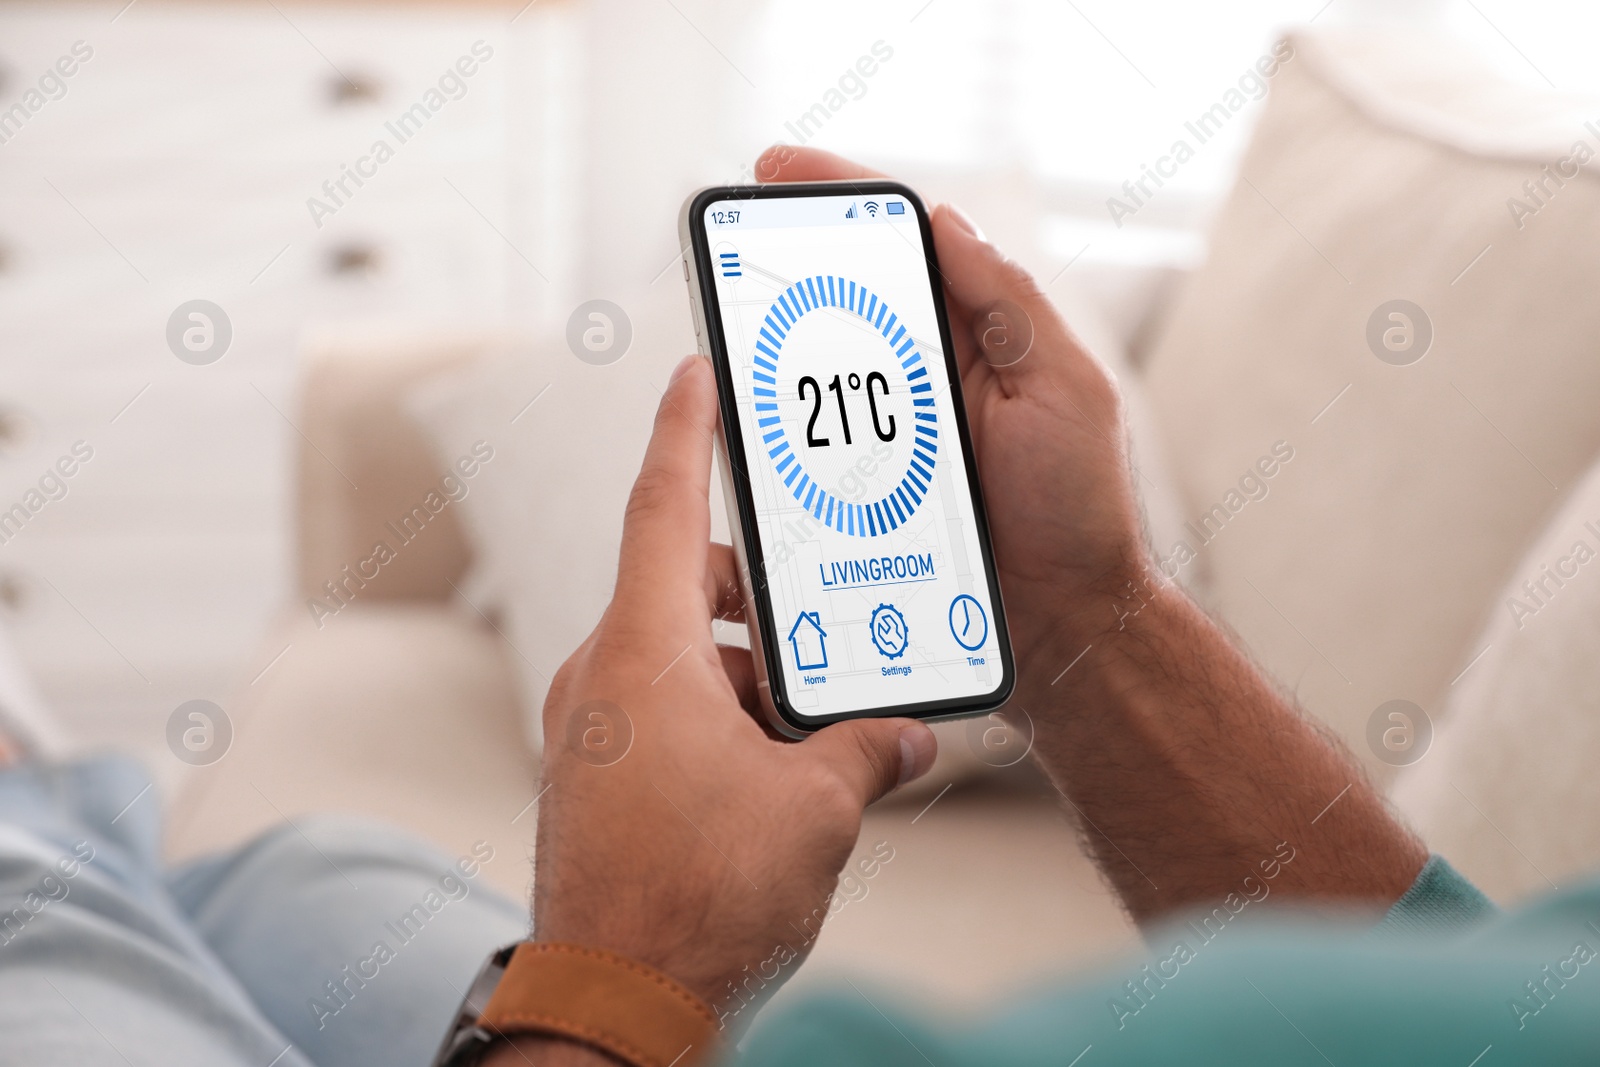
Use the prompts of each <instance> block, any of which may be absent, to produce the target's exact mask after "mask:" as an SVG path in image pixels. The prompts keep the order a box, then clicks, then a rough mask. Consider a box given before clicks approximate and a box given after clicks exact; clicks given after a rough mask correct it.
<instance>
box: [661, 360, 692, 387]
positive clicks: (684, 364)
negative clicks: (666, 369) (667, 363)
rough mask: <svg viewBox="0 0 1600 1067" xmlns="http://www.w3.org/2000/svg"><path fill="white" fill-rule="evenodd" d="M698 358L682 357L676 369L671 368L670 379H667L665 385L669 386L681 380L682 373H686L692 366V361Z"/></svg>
mask: <svg viewBox="0 0 1600 1067" xmlns="http://www.w3.org/2000/svg"><path fill="white" fill-rule="evenodd" d="M699 358H700V357H699V356H684V357H683V359H682V361H680V362H679V363H678V365H677V366H676V367H674V368H672V377H670V378H668V379H667V384H668V385H671V384H672V383H673V382H675V381H677V380H678V379H679V378H682V377H683V375H684V373H685V372H686V371H688V369H689V368H690V367H692V366H694V361H695V360H697V359H699Z"/></svg>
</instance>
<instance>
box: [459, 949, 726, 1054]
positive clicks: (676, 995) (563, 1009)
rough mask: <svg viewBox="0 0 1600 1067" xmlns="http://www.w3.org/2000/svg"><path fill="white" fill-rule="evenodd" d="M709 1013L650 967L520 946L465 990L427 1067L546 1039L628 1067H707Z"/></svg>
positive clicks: (716, 1045) (716, 1036) (590, 952)
mask: <svg viewBox="0 0 1600 1067" xmlns="http://www.w3.org/2000/svg"><path fill="white" fill-rule="evenodd" d="M720 1031H721V1027H720V1026H719V1024H718V1022H717V1017H716V1015H715V1014H714V1013H713V1012H712V1010H711V1009H710V1007H708V1006H707V1005H706V1003H705V1002H704V1001H703V1000H701V999H700V998H699V997H697V996H695V995H694V994H693V993H691V992H690V991H689V990H687V989H685V988H684V987H683V986H681V985H679V984H678V983H677V982H676V981H675V980H673V979H672V978H670V977H668V976H667V975H665V974H662V973H661V972H660V971H657V970H656V969H655V968H653V967H649V966H646V965H645V964H643V963H640V962H638V961H637V960H630V959H628V958H627V957H625V956H619V955H617V954H615V953H612V952H607V951H605V950H603V949H596V948H588V947H586V946H583V945H568V944H562V943H559V942H552V941H520V942H517V943H516V944H512V945H507V946H506V947H505V948H502V949H500V950H498V951H496V952H494V953H493V954H492V955H490V957H489V959H488V960H487V961H486V962H485V963H484V965H483V968H482V969H481V970H479V971H478V976H477V977H476V978H474V979H473V981H472V986H471V988H469V989H468V990H467V995H466V997H465V998H464V999H463V1000H462V1002H461V1007H460V1009H459V1010H457V1012H456V1017H455V1021H454V1023H453V1024H452V1025H451V1027H450V1031H449V1033H448V1034H446V1035H445V1039H444V1043H443V1045H441V1046H440V1048H439V1053H438V1055H436V1056H435V1057H434V1059H433V1063H434V1067H474V1065H475V1064H477V1063H479V1062H481V1061H482V1059H483V1057H484V1055H485V1054H486V1053H487V1052H488V1051H489V1049H490V1047H491V1046H493V1045H494V1044H495V1043H496V1042H498V1041H501V1040H504V1039H506V1038H510V1037H515V1036H518V1035H521V1034H545V1035H548V1036H552V1037H558V1038H562V1039H564V1040H567V1041H573V1042H576V1043H578V1044H584V1045H588V1046H590V1047H591V1048H595V1049H598V1050H600V1051H601V1052H605V1053H607V1054H609V1055H610V1056H612V1057H614V1058H615V1059H618V1060H620V1061H622V1062H623V1063H625V1064H629V1065H630V1067H707V1065H709V1064H711V1063H714V1062H715V1061H716V1059H717V1058H718V1057H719V1056H720V1055H721V1053H722V1051H723V1047H722V1046H723V1042H722V1037H721V1032H720Z"/></svg>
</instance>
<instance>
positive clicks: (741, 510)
mask: <svg viewBox="0 0 1600 1067" xmlns="http://www.w3.org/2000/svg"><path fill="white" fill-rule="evenodd" d="M847 193H854V194H856V195H861V196H867V195H872V194H877V195H893V196H899V197H903V198H904V199H905V200H906V202H907V203H909V204H911V206H912V211H913V212H914V213H915V214H916V217H917V226H918V229H919V231H920V232H921V236H922V247H923V250H924V259H925V261H926V263H927V268H928V288H929V290H930V291H931V293H932V296H933V307H934V316H935V318H936V319H937V322H938V328H939V343H940V345H941V346H942V347H943V349H944V359H945V372H946V374H947V375H948V377H949V381H950V402H951V406H952V408H953V409H954V412H955V424H956V431H957V438H958V440H959V442H960V445H961V456H962V462H963V463H964V464H965V469H966V473H967V486H968V491H969V493H970V495H971V498H972V514H973V521H974V523H975V524H976V527H977V531H978V547H979V552H980V554H981V555H982V558H983V572H984V579H985V581H986V582H987V584H988V589H989V603H990V605H991V606H992V608H993V618H992V619H991V624H992V625H993V627H994V633H995V638H996V643H997V647H998V648H999V650H1000V681H999V683H998V684H997V685H996V687H995V688H994V689H992V690H991V691H989V692H988V693H985V694H980V695H977V696H970V697H952V698H949V699H944V700H928V701H919V702H916V703H911V704H895V705H891V706H889V707H885V708H879V709H873V708H865V709H861V710H859V711H844V712H835V713H832V714H826V715H808V714H806V713H804V712H802V711H800V710H798V709H796V708H795V707H794V706H793V704H792V703H791V702H790V700H789V693H788V686H787V682H786V680H785V676H784V671H783V663H782V660H781V658H780V657H781V648H782V644H781V641H780V639H779V637H778V632H777V630H778V627H777V622H776V619H775V618H774V616H773V610H772V600H771V597H770V596H769V595H768V592H767V589H766V565H765V557H764V555H763V552H762V546H761V538H760V536H759V534H758V533H757V530H756V523H755V495H754V492H753V491H752V489H751V485H750V476H749V473H748V470H747V468H746V456H745V447H744V435H743V432H742V431H743V426H742V423H741V421H740V418H741V415H740V412H739V410H738V406H737V402H736V400H735V397H734V389H733V366H732V362H731V360H730V358H729V353H728V345H727V339H726V337H725V336H724V334H723V329H722V312H721V306H720V304H719V303H718V298H717V290H716V284H715V282H714V281H713V277H714V274H713V271H712V263H711V242H710V239H709V235H708V233H707V230H706V225H705V210H706V208H707V207H708V206H709V205H710V204H712V203H714V202H717V201H723V200H761V199H779V198H784V197H809V196H839V195H841V194H847ZM683 222H684V229H686V230H687V231H688V233H687V236H688V238H689V252H690V254H691V255H692V257H693V261H694V272H693V278H691V279H690V284H691V286H692V287H694V288H698V290H699V292H698V298H699V300H700V301H701V309H700V311H701V315H700V318H701V320H702V323H701V324H702V325H703V328H704V338H705V345H706V348H707V349H708V352H709V354H710V356H711V363H712V367H713V368H714V370H715V373H716V379H717V404H718V409H719V412H720V414H721V431H722V433H721V437H722V444H723V456H724V459H725V461H726V467H727V474H728V475H729V478H730V483H731V485H732V487H733V488H734V490H735V492H734V496H735V509H736V513H737V518H738V527H739V529H738V530H737V531H736V535H737V536H738V537H739V538H740V540H741V541H742V548H743V557H742V558H743V561H744V564H745V567H746V568H747V576H746V584H747V589H746V593H747V595H749V596H751V597H753V598H754V599H755V600H756V610H755V611H754V612H753V615H754V618H753V619H752V620H750V623H751V626H752V629H754V630H756V631H757V632H756V633H753V634H752V636H754V637H757V638H758V641H757V642H756V643H757V645H758V646H759V654H760V655H761V656H762V658H763V660H764V663H763V664H761V666H762V667H764V672H763V673H764V674H765V676H766V677H765V681H766V683H767V684H766V686H765V687H764V688H765V690H766V702H768V703H769V704H770V708H769V709H768V710H770V711H771V712H772V713H774V714H775V715H777V716H778V718H779V720H781V721H780V722H775V723H774V724H773V725H774V726H778V727H779V728H782V727H783V726H785V725H786V726H788V727H789V729H788V730H785V731H784V732H785V733H798V734H799V735H803V734H806V733H811V732H814V731H816V730H820V729H822V728H823V727H824V726H828V725H831V724H833V723H835V722H844V721H847V720H849V719H861V718H889V717H909V718H917V719H928V720H936V719H947V718H959V717H963V716H967V715H975V714H980V713H982V712H985V711H992V710H993V709H995V708H998V707H1000V706H1002V705H1003V704H1005V702H1006V701H1007V700H1009V699H1010V697H1011V693H1012V691H1013V689H1014V688H1015V686H1016V667H1015V663H1014V660H1013V657H1012V651H1011V635H1010V631H1009V630H1008V629H1007V626H1006V615H1005V607H1004V604H1003V602H1002V600H1001V595H1000V580H999V575H998V573H997V572H996V569H995V564H994V548H993V544H992V543H991V541H990V537H989V516H988V512H987V510H986V509H985V506H984V498H983V487H982V484H981V483H980V482H979V480H978V470H977V464H976V462H975V458H974V456H973V450H972V439H971V434H970V432H969V431H968V428H967V409H966V402H965V398H964V397H963V395H962V389H961V375H960V372H959V370H958V367H957V364H956V358H955V346H954V344H953V343H952V339H951V333H950V320H949V313H948V311H947V309H946V307H945V299H944V285H943V275H942V273H941V272H940V270H939V265H938V257H937V254H936V253H935V250H934V244H933V228H932V225H931V224H930V222H929V218H928V211H927V208H926V207H925V206H924V204H923V202H922V198H921V197H919V196H918V195H917V194H916V193H915V192H914V191H913V190H912V189H910V188H909V187H908V186H906V185H903V184H901V183H900V182H896V181H890V180H886V179H875V180H870V181H830V182H789V183H775V184H770V185H729V186H713V187H710V188H706V189H701V190H699V191H698V192H696V193H695V194H694V195H693V196H692V197H691V198H690V199H689V201H688V202H687V203H686V204H685V205H684V215H683ZM691 295H694V294H691Z"/></svg>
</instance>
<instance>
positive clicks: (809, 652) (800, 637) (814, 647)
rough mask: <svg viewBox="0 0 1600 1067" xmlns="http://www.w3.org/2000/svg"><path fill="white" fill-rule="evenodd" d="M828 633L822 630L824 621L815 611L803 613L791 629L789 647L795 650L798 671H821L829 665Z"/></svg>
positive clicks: (795, 662)
mask: <svg viewBox="0 0 1600 1067" xmlns="http://www.w3.org/2000/svg"><path fill="white" fill-rule="evenodd" d="M827 636H828V631H826V630H824V629H823V628H822V619H821V618H820V617H819V616H818V614H817V612H815V611H802V612H801V613H800V617H799V618H798V619H796V620H794V625H793V626H791V627H789V647H791V648H792V649H794V667H795V670H798V671H814V670H821V669H822V668H825V667H827V665H828V646H827V643H826V638H827Z"/></svg>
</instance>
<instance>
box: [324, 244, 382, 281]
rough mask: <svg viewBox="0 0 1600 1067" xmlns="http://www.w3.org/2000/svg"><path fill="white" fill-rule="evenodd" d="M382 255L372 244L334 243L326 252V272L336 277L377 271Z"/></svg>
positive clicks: (368, 273)
mask: <svg viewBox="0 0 1600 1067" xmlns="http://www.w3.org/2000/svg"><path fill="white" fill-rule="evenodd" d="M382 264H383V256H382V255H381V254H380V253H379V252H378V249H377V248H376V247H374V246H373V245H364V244H347V245H336V246H334V247H333V249H331V250H330V251H329V252H328V273H329V274H332V275H333V276H335V277H338V278H349V277H355V276H367V275H372V274H376V273H378V269H379V268H380V267H381V266H382Z"/></svg>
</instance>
